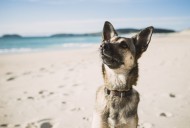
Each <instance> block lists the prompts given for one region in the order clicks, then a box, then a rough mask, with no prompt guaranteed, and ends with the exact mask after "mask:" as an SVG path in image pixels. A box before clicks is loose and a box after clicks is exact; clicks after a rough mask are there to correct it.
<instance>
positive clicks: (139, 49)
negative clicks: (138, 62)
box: [132, 26, 154, 58]
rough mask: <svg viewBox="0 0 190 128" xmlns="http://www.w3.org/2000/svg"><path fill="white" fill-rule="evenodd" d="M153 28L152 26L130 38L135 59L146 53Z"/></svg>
mask: <svg viewBox="0 0 190 128" xmlns="http://www.w3.org/2000/svg"><path fill="white" fill-rule="evenodd" d="M153 30H154V28H153V27H152V26H150V27H147V28H145V29H143V30H141V31H140V32H139V33H138V34H137V35H135V36H134V37H132V38H133V39H134V44H135V47H136V57H137V58H139V57H140V56H141V54H142V53H143V52H145V51H146V49H147V48H148V45H149V43H150V40H151V37H152V33H153Z"/></svg>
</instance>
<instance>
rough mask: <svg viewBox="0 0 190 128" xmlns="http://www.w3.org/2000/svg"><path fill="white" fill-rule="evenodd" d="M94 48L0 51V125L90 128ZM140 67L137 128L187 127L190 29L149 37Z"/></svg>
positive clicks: (96, 77)
mask: <svg viewBox="0 0 190 128" xmlns="http://www.w3.org/2000/svg"><path fill="white" fill-rule="evenodd" d="M98 47H99V45H93V46H91V47H90V48H83V49H73V50H63V51H51V52H35V53H22V54H1V55H0V128H90V127H91V121H92V113H93V107H94V101H95V92H96V89H97V87H98V86H100V85H101V84H103V80H102V74H101V59H100V57H99V52H98ZM139 67H140V71H139V76H140V77H139V80H138V84H137V86H136V87H134V88H135V89H136V90H138V92H139V93H140V99H141V101H140V104H139V108H138V113H139V128H189V127H190V110H189V108H190V93H189V92H190V75H189V73H190V31H184V32H180V33H175V34H161V35H159V36H158V35H157V36H153V38H152V41H151V43H150V45H149V48H148V50H147V52H146V53H144V54H143V56H142V57H141V59H140V61H139Z"/></svg>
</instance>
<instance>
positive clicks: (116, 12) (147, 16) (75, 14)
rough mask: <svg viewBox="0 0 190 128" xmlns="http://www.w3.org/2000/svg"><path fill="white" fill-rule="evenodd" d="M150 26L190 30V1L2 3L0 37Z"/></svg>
mask: <svg viewBox="0 0 190 128" xmlns="http://www.w3.org/2000/svg"><path fill="white" fill-rule="evenodd" d="M106 20H108V21H110V22H112V23H113V25H114V26H115V28H123V27H125V28H126V27H130V28H144V27H147V26H150V25H153V26H155V27H161V28H170V29H175V30H183V29H187V28H190V1H189V0H0V35H2V34H7V33H8V34H13V33H18V34H21V35H50V34H54V33H86V32H97V31H101V30H102V27H103V24H104V21H106Z"/></svg>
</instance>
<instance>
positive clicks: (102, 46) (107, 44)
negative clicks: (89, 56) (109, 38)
mask: <svg viewBox="0 0 190 128" xmlns="http://www.w3.org/2000/svg"><path fill="white" fill-rule="evenodd" d="M100 47H101V48H103V49H104V50H109V49H110V45H109V43H103V44H102V45H101V46H100Z"/></svg>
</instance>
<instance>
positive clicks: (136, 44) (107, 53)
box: [100, 21, 153, 70]
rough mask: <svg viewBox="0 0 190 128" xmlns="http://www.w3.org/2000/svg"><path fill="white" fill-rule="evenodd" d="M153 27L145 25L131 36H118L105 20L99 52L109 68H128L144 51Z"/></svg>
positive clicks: (134, 63) (132, 65)
mask: <svg viewBox="0 0 190 128" xmlns="http://www.w3.org/2000/svg"><path fill="white" fill-rule="evenodd" d="M152 33H153V27H152V26H151V27H147V28H145V29H143V30H142V31H140V32H139V33H138V34H136V35H135V36H133V37H131V38H125V37H119V36H118V34H117V32H116V31H115V29H114V27H113V25H112V24H111V23H110V22H108V21H106V22H105V24H104V28H103V34H102V38H103V40H102V44H101V46H100V53H101V57H102V60H103V63H104V64H106V65H107V66H108V67H109V68H111V69H114V70H118V69H126V70H130V69H131V68H132V67H134V66H135V65H136V63H137V60H138V59H139V58H140V57H141V55H142V53H143V52H145V51H146V49H147V47H148V44H149V42H150V40H151V36H152Z"/></svg>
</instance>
